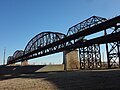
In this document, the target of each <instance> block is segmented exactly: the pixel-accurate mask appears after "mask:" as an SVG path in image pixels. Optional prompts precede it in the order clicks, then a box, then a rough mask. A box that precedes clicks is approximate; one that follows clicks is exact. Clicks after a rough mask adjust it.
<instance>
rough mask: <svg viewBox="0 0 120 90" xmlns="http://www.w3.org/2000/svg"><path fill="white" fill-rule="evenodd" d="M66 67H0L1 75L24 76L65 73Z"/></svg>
mask: <svg viewBox="0 0 120 90" xmlns="http://www.w3.org/2000/svg"><path fill="white" fill-rule="evenodd" d="M63 70H64V65H63V64H59V65H28V66H0V75H2V74H24V73H36V72H48V71H63Z"/></svg>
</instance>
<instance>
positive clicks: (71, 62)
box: [63, 50, 80, 70]
mask: <svg viewBox="0 0 120 90" xmlns="http://www.w3.org/2000/svg"><path fill="white" fill-rule="evenodd" d="M63 64H64V69H65V70H75V69H80V62H79V60H78V50H73V51H71V50H67V51H64V52H63Z"/></svg>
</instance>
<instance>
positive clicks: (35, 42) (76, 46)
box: [7, 16, 120, 69]
mask: <svg viewBox="0 0 120 90" xmlns="http://www.w3.org/2000/svg"><path fill="white" fill-rule="evenodd" d="M101 31H103V32H104V34H103V35H101V36H95V37H94V38H91V39H85V37H86V36H88V35H93V34H95V33H98V32H101ZM101 44H105V45H106V55H107V67H108V68H112V67H119V68H120V16H116V17H114V18H111V19H106V18H102V17H98V16H92V17H90V18H88V19H86V20H84V21H82V22H80V23H78V24H76V25H74V26H72V27H70V28H69V30H68V32H67V34H63V33H59V32H41V33H39V34H38V35H36V36H35V37H33V38H32V39H31V40H30V41H29V42H28V44H27V45H26V47H25V49H24V50H17V51H15V52H14V54H13V55H12V56H9V57H8V60H7V65H9V64H14V63H16V62H24V63H27V61H28V60H30V59H34V58H37V57H42V56H46V55H50V54H54V53H58V52H65V55H67V54H66V53H68V52H74V51H75V50H79V64H80V68H82V69H85V68H98V67H101V55H100V45H101ZM77 53H78V52H77ZM73 57H74V56H73ZM66 60H67V59H66ZM117 61H118V62H117ZM65 62H66V61H65ZM65 62H64V64H66V63H67V62H66V63H65Z"/></svg>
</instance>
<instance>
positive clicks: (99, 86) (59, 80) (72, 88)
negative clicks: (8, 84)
mask: <svg viewBox="0 0 120 90" xmlns="http://www.w3.org/2000/svg"><path fill="white" fill-rule="evenodd" d="M18 72H19V71H18ZM13 78H30V79H41V78H44V79H45V80H47V81H49V82H51V83H53V84H54V85H56V87H57V88H58V89H59V90H120V70H119V69H118V70H98V71H97V70H93V71H91V70H83V71H61V72H60V71H58V72H34V73H30V72H29V73H12V74H10V73H7V74H1V75H0V81H3V80H8V79H13Z"/></svg>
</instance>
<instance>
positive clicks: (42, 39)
mask: <svg viewBox="0 0 120 90" xmlns="http://www.w3.org/2000/svg"><path fill="white" fill-rule="evenodd" d="M64 37H65V34H62V33H58V32H42V33H40V34H38V35H36V36H35V37H33V38H32V39H31V40H30V41H29V42H28V44H27V46H26V47H25V50H24V54H27V53H30V52H32V51H35V50H37V49H39V48H42V47H45V46H47V45H49V44H51V43H54V42H56V41H58V40H60V39H63V38H64Z"/></svg>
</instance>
